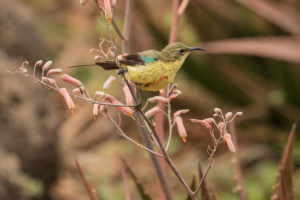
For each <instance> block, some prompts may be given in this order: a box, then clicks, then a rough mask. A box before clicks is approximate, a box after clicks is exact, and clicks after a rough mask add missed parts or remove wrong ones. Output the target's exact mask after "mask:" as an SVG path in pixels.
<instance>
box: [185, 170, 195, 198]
mask: <svg viewBox="0 0 300 200" xmlns="http://www.w3.org/2000/svg"><path fill="white" fill-rule="evenodd" d="M190 188H191V190H192V191H194V190H195V189H196V177H195V176H193V179H192V182H191V184H190ZM186 200H192V199H191V197H190V195H189V194H187V197H186Z"/></svg>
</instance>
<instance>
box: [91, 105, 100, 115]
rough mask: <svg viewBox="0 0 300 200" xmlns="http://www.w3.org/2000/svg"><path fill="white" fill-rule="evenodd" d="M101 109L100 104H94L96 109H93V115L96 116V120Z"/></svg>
mask: <svg viewBox="0 0 300 200" xmlns="http://www.w3.org/2000/svg"><path fill="white" fill-rule="evenodd" d="M99 109H100V104H94V107H93V115H94V117H95V118H96V117H97V115H98V112H99Z"/></svg>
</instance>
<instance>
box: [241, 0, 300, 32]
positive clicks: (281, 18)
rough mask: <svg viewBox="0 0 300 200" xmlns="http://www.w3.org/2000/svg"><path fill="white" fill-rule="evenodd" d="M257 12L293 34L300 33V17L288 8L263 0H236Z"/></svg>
mask: <svg viewBox="0 0 300 200" xmlns="http://www.w3.org/2000/svg"><path fill="white" fill-rule="evenodd" d="M236 1H237V2H239V3H240V4H243V5H244V6H246V7H247V8H249V9H251V10H252V11H253V12H255V13H256V14H258V15H260V16H261V17H263V18H265V19H266V20H268V21H270V22H271V23H273V24H275V25H277V26H278V27H280V28H281V29H283V30H285V31H287V32H289V33H291V34H293V35H297V36H299V35H300V23H299V19H297V18H294V17H293V16H292V15H290V14H289V13H288V12H286V11H287V10H283V9H279V7H277V6H275V4H273V3H270V2H268V1H261V0H252V1H249V0H236Z"/></svg>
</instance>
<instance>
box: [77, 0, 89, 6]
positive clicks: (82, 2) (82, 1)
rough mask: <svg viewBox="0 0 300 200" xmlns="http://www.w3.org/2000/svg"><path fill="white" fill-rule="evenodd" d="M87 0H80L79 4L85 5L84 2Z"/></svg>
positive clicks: (87, 0)
mask: <svg viewBox="0 0 300 200" xmlns="http://www.w3.org/2000/svg"><path fill="white" fill-rule="evenodd" d="M88 2H89V0H80V2H79V3H80V5H82V6H83V5H85V4H87V3H88Z"/></svg>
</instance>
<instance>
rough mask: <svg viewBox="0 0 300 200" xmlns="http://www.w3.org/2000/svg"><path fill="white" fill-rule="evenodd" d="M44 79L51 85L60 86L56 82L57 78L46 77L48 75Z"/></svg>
mask: <svg viewBox="0 0 300 200" xmlns="http://www.w3.org/2000/svg"><path fill="white" fill-rule="evenodd" d="M42 80H43V81H45V82H46V83H48V84H50V85H53V86H55V87H58V86H57V83H56V80H54V79H52V78H46V77H43V78H42Z"/></svg>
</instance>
